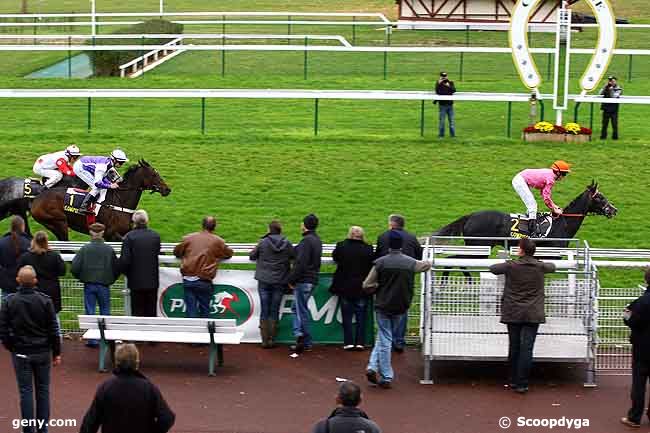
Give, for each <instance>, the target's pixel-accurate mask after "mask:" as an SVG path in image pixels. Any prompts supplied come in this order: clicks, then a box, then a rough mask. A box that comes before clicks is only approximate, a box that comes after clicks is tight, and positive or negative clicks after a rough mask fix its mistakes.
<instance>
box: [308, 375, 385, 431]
mask: <svg viewBox="0 0 650 433" xmlns="http://www.w3.org/2000/svg"><path fill="white" fill-rule="evenodd" d="M360 403H361V388H359V385H357V384H356V383H354V382H351V381H347V382H343V383H342V384H341V386H340V387H339V392H338V395H337V396H336V404H338V405H339V407H337V408H336V409H334V411H333V412H332V413H331V414H330V416H328V417H327V418H325V419H323V420H320V421H318V423H316V425H315V426H314V428H313V429H312V433H330V432H331V433H381V429H380V428H379V426H378V425H377V424H375V423H374V422H373V421H371V420H370V419H369V418H368V415H366V413H365V412H364V411H362V410H361V409H359V408H358V407H357V406H359V404H360Z"/></svg>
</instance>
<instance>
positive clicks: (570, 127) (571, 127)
mask: <svg viewBox="0 0 650 433" xmlns="http://www.w3.org/2000/svg"><path fill="white" fill-rule="evenodd" d="M564 129H566V131H567V132H570V133H572V134H574V135H578V134H580V130H581V127H580V125H579V124H577V123H573V122H569V123H567V124H566V126H565V127H564Z"/></svg>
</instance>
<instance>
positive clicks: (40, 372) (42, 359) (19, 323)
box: [0, 266, 61, 433]
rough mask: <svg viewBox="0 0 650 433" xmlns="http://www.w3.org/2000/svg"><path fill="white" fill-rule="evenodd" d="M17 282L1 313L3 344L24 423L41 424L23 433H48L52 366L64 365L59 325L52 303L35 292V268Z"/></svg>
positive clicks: (25, 271)
mask: <svg viewBox="0 0 650 433" xmlns="http://www.w3.org/2000/svg"><path fill="white" fill-rule="evenodd" d="M17 282H18V286H19V287H18V292H17V293H12V294H10V295H8V296H7V298H6V300H5V302H3V303H2V308H1V309H0V340H1V341H2V344H3V346H4V347H5V348H6V349H7V350H8V351H10V352H11V356H12V358H13V364H14V369H15V371H16V381H17V382H18V390H19V392H20V414H21V419H23V420H28V421H30V422H34V421H35V422H36V423H37V425H36V428H34V426H28V427H24V428H23V433H34V432H36V431H37V430H38V432H39V433H47V431H48V429H47V422H49V419H50V366H51V365H53V366H57V365H59V364H60V363H61V340H60V338H59V325H58V324H57V321H56V314H55V313H54V305H53V304H52V300H51V299H50V298H49V296H47V295H45V294H43V293H42V292H39V291H37V290H35V288H36V284H37V282H38V280H37V279H36V271H35V270H34V268H32V267H31V266H23V267H22V268H21V269H20V271H18V277H17ZM5 388H6V385H5ZM34 394H36V395H35V396H34ZM34 397H36V416H34Z"/></svg>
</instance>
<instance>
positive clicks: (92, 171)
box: [74, 149, 129, 212]
mask: <svg viewBox="0 0 650 433" xmlns="http://www.w3.org/2000/svg"><path fill="white" fill-rule="evenodd" d="M128 160H129V159H128V158H127V157H126V153H124V151H122V150H120V149H115V150H114V151H113V152H111V155H110V156H82V157H81V158H79V160H77V162H75V163H74V172H75V174H76V175H77V176H78V177H79V178H80V179H81V180H83V181H84V182H85V183H86V184H87V185H88V186H89V187H90V192H88V194H87V195H86V197H85V198H84V201H83V203H81V207H80V208H79V210H80V211H81V212H88V207H89V206H90V205H91V203H94V202H96V201H97V197H98V196H99V192H100V189H115V188H117V187H118V184H117V183H114V182H111V181H110V180H109V179H108V178H107V176H106V175H107V174H108V172H109V170H111V169H112V168H113V167H115V168H119V167H121V166H122V165H123V164H124V163H125V162H128Z"/></svg>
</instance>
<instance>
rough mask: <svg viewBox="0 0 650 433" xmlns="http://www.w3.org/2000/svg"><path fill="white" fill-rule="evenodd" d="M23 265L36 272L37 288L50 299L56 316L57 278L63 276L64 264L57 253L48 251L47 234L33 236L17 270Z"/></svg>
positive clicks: (58, 300) (59, 308) (19, 260)
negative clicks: (30, 244)
mask: <svg viewBox="0 0 650 433" xmlns="http://www.w3.org/2000/svg"><path fill="white" fill-rule="evenodd" d="M25 265H31V266H32V267H33V268H34V270H35V271H36V278H38V283H37V288H38V290H40V291H41V292H43V293H45V294H46V295H47V296H49V297H50V298H52V302H53V303H54V311H55V312H56V314H57V315H58V314H59V312H60V311H61V284H60V283H59V277H62V276H64V275H65V263H64V262H63V259H62V258H61V255H60V254H59V253H58V252H56V251H52V250H50V248H49V244H48V240H47V233H45V232H43V231H39V232H36V234H34V239H32V246H31V248H30V249H29V251H27V252H26V253H25V254H23V255H22V256H20V259H18V267H19V268H20V267H22V266H25Z"/></svg>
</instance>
